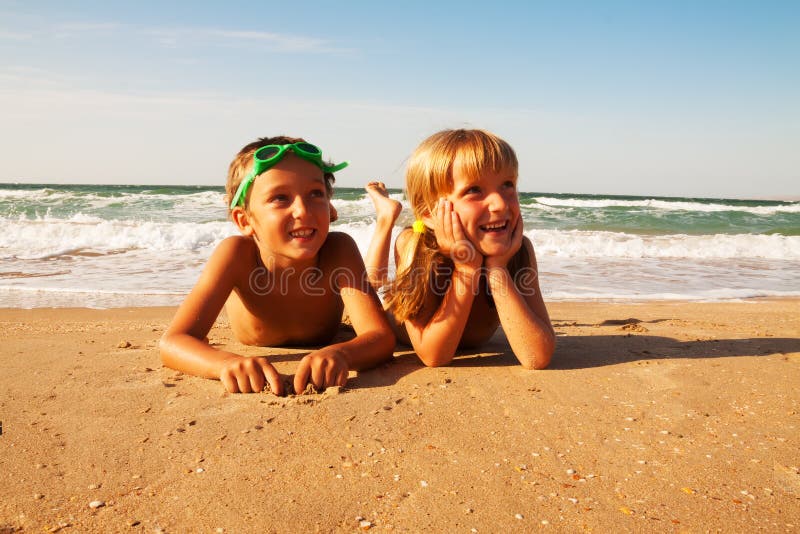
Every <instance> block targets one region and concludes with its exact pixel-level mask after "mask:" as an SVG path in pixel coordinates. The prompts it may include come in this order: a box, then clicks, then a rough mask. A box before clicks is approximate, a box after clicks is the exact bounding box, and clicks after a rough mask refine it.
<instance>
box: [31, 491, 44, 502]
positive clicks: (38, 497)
mask: <svg viewBox="0 0 800 534" xmlns="http://www.w3.org/2000/svg"><path fill="white" fill-rule="evenodd" d="M33 498H34V499H36V500H39V499H44V495H42V494H41V493H36V494H34V496H33Z"/></svg>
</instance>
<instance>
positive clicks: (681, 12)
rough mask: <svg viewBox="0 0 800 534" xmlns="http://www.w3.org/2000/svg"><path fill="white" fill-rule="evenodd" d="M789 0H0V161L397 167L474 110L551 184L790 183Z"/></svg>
mask: <svg viewBox="0 0 800 534" xmlns="http://www.w3.org/2000/svg"><path fill="white" fill-rule="evenodd" d="M798 28H800V2H797V1H793V0H788V1H773V0H762V1H758V0H752V1H738V0H728V1H723V0H720V1H711V0H708V1H703V0H692V1H681V0H663V1H661V2H642V1H615V0H607V1H603V2H597V1H593V0H585V1H573V0H563V1H555V0H554V1H552V2H538V1H521V2H504V1H496V2H491V3H488V2H481V3H479V2H469V1H459V2H455V1H452V2H451V1H435V0H427V1H415V0H411V1H403V2H380V1H378V2H376V1H347V0H339V1H315V0H307V1H304V2H298V3H291V2H269V1H245V0H228V1H226V2H202V1H194V2H185V1H176V2H161V1H150V0H142V1H138V2H122V1H114V0H104V1H96V2H95V1H81V0H75V1H69V2H63V1H52V2H51V1H36V0H30V1H24V2H23V1H9V0H0V182H4V183H8V182H23V183H25V182H27V183H104V184H105V183H107V184H198V185H223V184H224V181H225V176H226V172H227V166H228V163H229V162H230V160H231V159H232V158H233V156H234V155H235V153H236V152H237V151H238V150H239V149H240V148H241V147H242V146H244V145H245V144H247V143H248V142H250V141H252V140H254V139H255V138H257V137H260V136H272V135H280V134H286V135H292V136H302V137H304V138H306V139H308V140H310V141H312V142H313V143H315V144H317V145H319V146H320V147H321V148H322V149H323V152H324V156H325V158H326V159H331V160H333V161H337V162H338V161H341V160H349V161H350V162H351V165H350V167H348V168H347V169H345V170H343V171H341V172H339V173H338V174H337V177H336V180H337V185H338V186H344V187H359V186H361V185H363V184H364V183H366V182H367V181H369V180H374V179H380V180H383V181H384V182H386V183H387V185H388V186H390V187H396V188H401V187H402V186H403V179H404V178H403V176H404V169H405V164H406V161H407V158H408V156H409V155H410V154H411V152H412V151H413V150H414V148H415V147H416V146H417V144H418V143H419V142H420V141H422V140H423V139H424V138H425V137H427V136H428V135H430V134H432V133H434V132H436V131H438V130H441V129H444V128H464V127H466V128H484V129H488V130H491V131H493V132H494V133H496V134H498V135H500V136H501V137H503V138H504V139H506V140H507V141H508V142H509V143H510V144H511V145H512V146H513V147H514V148H515V150H516V152H517V156H518V158H519V161H520V176H519V189H520V190H521V191H531V192H549V193H596V194H619V195H653V196H683V197H686V196H694V197H715V198H720V197H728V198H764V197H796V196H800V31H798Z"/></svg>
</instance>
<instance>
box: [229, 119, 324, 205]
mask: <svg viewBox="0 0 800 534" xmlns="http://www.w3.org/2000/svg"><path fill="white" fill-rule="evenodd" d="M301 142H303V143H307V142H308V141H306V140H305V139H303V138H302V137H288V136H285V135H278V136H276V137H260V138H259V139H257V140H255V141H253V142H252V143H249V144H247V145H245V146H244V148H242V149H241V150H240V151H239V153H238V154H236V157H234V158H233V161H231V164H230V166H229V167H228V179H227V181H226V182H225V205H226V206H228V215H230V213H231V209H230V205H231V199H232V198H233V195H235V194H236V190H237V189H239V184H241V183H242V180H244V178H245V176H247V173H249V172H250V171H251V170H252V169H253V154H255V153H256V150H258V149H259V148H261V147H265V146H267V145H291V144H293V143H301ZM334 180H335V178H334V177H333V174H332V173H330V172H326V173H325V190H326V191H327V193H328V198H330V197H331V196H332V195H333V182H334ZM252 190H253V189H252V188H250V190H248V191H247V195H245V197H244V207H245V209H247V206H248V204H249V200H250V191H252Z"/></svg>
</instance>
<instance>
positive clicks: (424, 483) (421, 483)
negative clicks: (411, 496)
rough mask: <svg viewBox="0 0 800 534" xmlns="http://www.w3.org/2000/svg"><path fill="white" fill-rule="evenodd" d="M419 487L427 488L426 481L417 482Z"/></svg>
mask: <svg viewBox="0 0 800 534" xmlns="http://www.w3.org/2000/svg"><path fill="white" fill-rule="evenodd" d="M419 485H420V486H422V487H423V488H427V487H428V483H427V482H426V481H424V480H420V481H419Z"/></svg>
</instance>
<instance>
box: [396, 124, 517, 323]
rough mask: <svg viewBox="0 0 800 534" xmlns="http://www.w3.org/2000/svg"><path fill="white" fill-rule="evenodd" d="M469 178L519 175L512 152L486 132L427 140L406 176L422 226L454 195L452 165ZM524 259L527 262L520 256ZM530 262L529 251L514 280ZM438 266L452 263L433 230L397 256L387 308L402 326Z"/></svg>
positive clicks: (442, 135)
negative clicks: (506, 173) (440, 202)
mask: <svg viewBox="0 0 800 534" xmlns="http://www.w3.org/2000/svg"><path fill="white" fill-rule="evenodd" d="M456 159H458V160H459V170H460V171H461V172H462V173H465V174H466V175H467V176H468V177H469V178H477V177H479V176H480V175H481V174H482V173H483V172H484V171H486V170H492V171H495V172H500V171H505V170H509V171H512V172H513V173H514V175H516V174H517V170H518V164H517V156H516V154H515V153H514V149H513V148H511V145H509V144H508V143H507V142H505V141H504V140H503V139H501V138H499V137H497V136H496V135H494V134H492V133H490V132H487V131H485V130H443V131H441V132H437V133H435V134H433V135H432V136H430V137H428V138H427V139H425V140H424V141H423V142H422V143H421V144H420V145H419V146H418V147H417V149H416V150H415V151H414V153H413V154H412V155H411V158H410V160H409V162H408V170H407V171H406V196H407V197H408V201H409V203H410V204H411V209H412V210H413V211H414V218H415V219H417V220H419V219H422V218H423V217H427V216H430V213H431V212H432V211H433V208H434V206H435V205H436V203H437V201H438V200H439V198H441V197H442V196H445V195H447V194H449V193H451V192H452V190H453V163H454V162H455V161H456ZM522 255H524V258H522V257H521V256H522ZM525 259H527V253H526V252H525V248H524V247H522V248H521V249H520V253H517V255H516V256H515V257H514V259H512V262H510V264H509V270H510V271H511V272H512V275H513V274H515V273H516V271H517V270H518V269H519V268H520V267H522V265H523V264H522V263H521V262H522V261H524V260H525ZM440 265H444V266H449V267H450V268H452V260H451V259H450V258H448V257H446V256H444V255H443V254H441V253H440V252H439V245H438V243H437V242H436V236H435V235H434V232H433V230H431V229H430V228H427V227H426V228H425V230H424V231H423V233H417V232H413V233H412V234H411V236H410V237H409V238H408V240H407V242H406V243H404V246H403V248H402V250H399V251H398V258H397V275H396V278H395V280H394V282H392V283H391V284H390V285H389V287H388V288H387V292H386V298H387V303H388V305H389V307H390V308H391V310H392V313H393V314H394V316H395V318H396V319H397V320H398V321H405V320H406V319H409V318H413V317H415V316H416V315H417V314H418V313H419V311H420V310H421V308H422V305H423V303H424V302H425V298H426V297H427V296H428V295H429V294H430V293H431V292H432V291H433V287H432V283H433V277H434V276H436V272H437V267H439V266H440Z"/></svg>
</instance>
